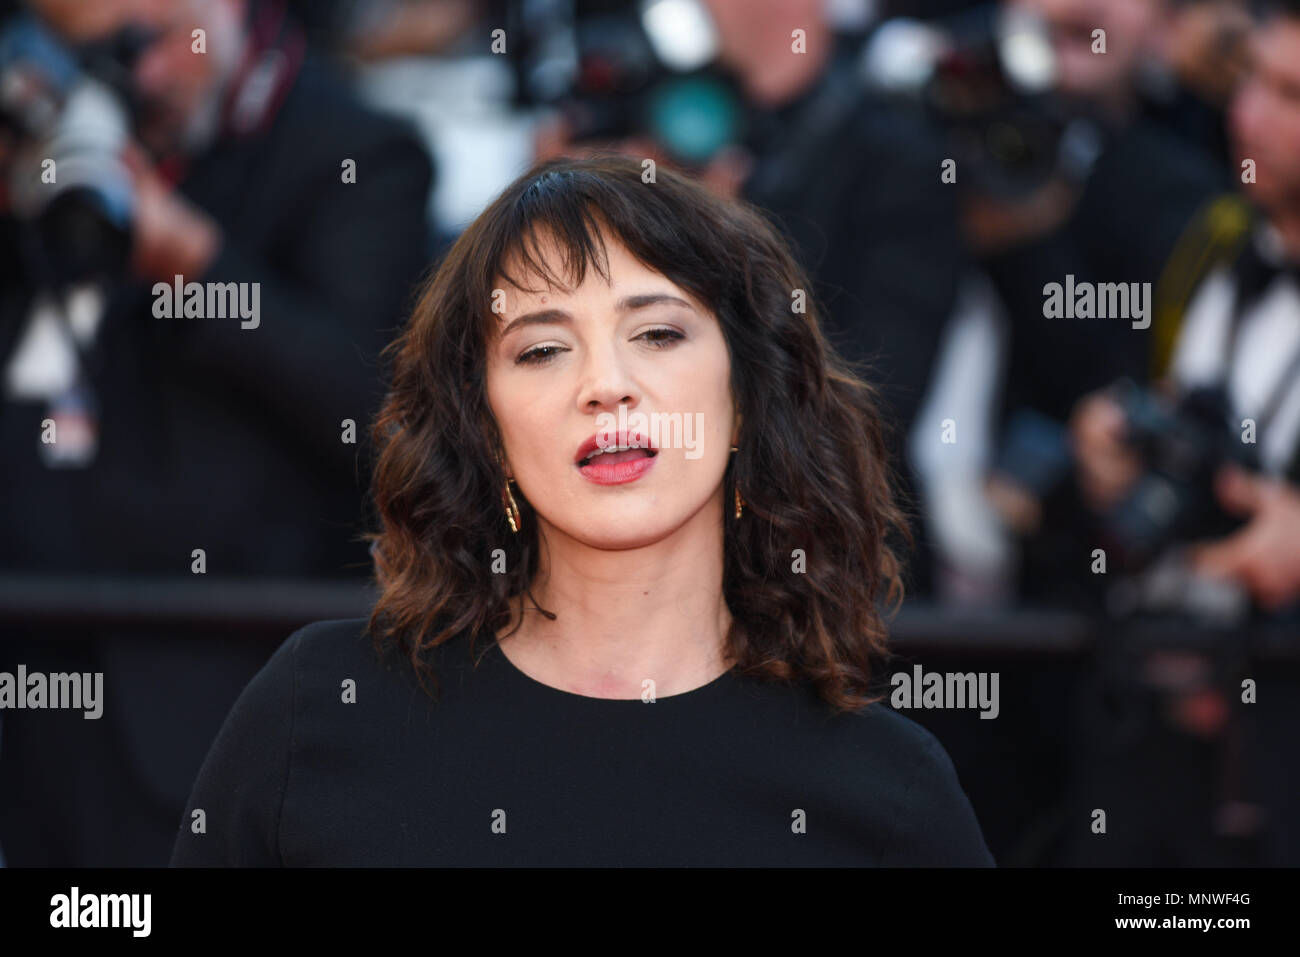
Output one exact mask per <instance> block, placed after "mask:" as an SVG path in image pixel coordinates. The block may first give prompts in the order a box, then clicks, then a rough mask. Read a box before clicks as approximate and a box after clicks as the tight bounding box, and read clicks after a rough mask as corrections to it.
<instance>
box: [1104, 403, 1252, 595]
mask: <svg viewBox="0 0 1300 957" xmlns="http://www.w3.org/2000/svg"><path fill="white" fill-rule="evenodd" d="M1114 394H1115V398H1116V399H1117V401H1118V404H1119V405H1120V407H1121V408H1122V409H1123V410H1124V416H1125V420H1126V423H1127V441H1128V443H1129V444H1130V445H1131V446H1132V447H1133V448H1134V449H1135V450H1136V451H1137V453H1138V455H1139V456H1140V457H1141V460H1142V462H1143V466H1144V471H1143V473H1142V475H1141V477H1140V478H1139V479H1138V481H1137V483H1136V484H1135V485H1134V486H1133V488H1132V489H1131V490H1130V491H1129V493H1128V494H1127V495H1126V496H1125V497H1124V499H1123V500H1122V501H1120V502H1119V503H1118V504H1117V505H1116V506H1115V507H1114V508H1113V509H1111V511H1110V513H1109V514H1108V515H1107V516H1106V517H1105V519H1104V521H1103V525H1102V529H1103V545H1104V547H1106V548H1107V554H1113V555H1114V556H1115V558H1116V563H1117V564H1118V565H1119V566H1120V567H1122V568H1125V569H1129V570H1137V569H1141V568H1142V567H1144V566H1146V565H1148V564H1149V563H1150V562H1151V561H1152V560H1153V559H1154V558H1155V557H1156V556H1157V555H1158V554H1159V553H1160V552H1161V551H1162V550H1164V549H1165V548H1167V547H1168V546H1170V545H1173V544H1176V543H1178V542H1187V541H1192V540H1196V539H1215V538H1222V537H1223V536H1225V535H1228V534H1230V533H1231V532H1233V531H1234V530H1235V529H1237V528H1239V527H1240V526H1241V524H1242V520H1241V519H1240V518H1238V517H1235V516H1233V515H1230V514H1229V513H1227V512H1226V511H1224V509H1223V508H1222V506H1220V505H1219V502H1218V498H1217V496H1216V495H1215V492H1214V477H1215V474H1216V473H1217V472H1218V471H1219V470H1220V469H1221V468H1222V467H1223V466H1225V465H1236V466H1238V467H1240V468H1242V469H1245V470H1247V471H1258V470H1259V457H1258V452H1257V451H1256V446H1255V445H1253V444H1251V443H1248V442H1245V441H1243V439H1242V427H1241V424H1240V423H1236V422H1233V421H1232V419H1233V416H1232V409H1231V405H1230V403H1229V401H1228V397H1227V394H1226V392H1225V390H1224V389H1223V387H1222V386H1218V385H1215V386H1204V387H1199V388H1195V389H1192V390H1190V391H1189V392H1187V393H1185V394H1184V395H1182V396H1181V397H1180V398H1179V399H1177V400H1174V399H1169V398H1167V397H1165V396H1163V395H1160V394H1158V393H1153V392H1150V391H1148V390H1145V389H1142V388H1139V387H1138V386H1136V385H1135V384H1133V383H1132V382H1123V383H1121V384H1120V385H1119V386H1118V387H1117V388H1116V390H1115V393H1114Z"/></svg>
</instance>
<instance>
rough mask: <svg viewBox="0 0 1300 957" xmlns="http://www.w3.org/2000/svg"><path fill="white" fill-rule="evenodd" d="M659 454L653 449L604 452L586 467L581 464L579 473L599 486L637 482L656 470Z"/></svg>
mask: <svg viewBox="0 0 1300 957" xmlns="http://www.w3.org/2000/svg"><path fill="white" fill-rule="evenodd" d="M656 456H657V453H656V452H655V450H653V449H628V450H627V451H623V452H602V453H601V454H599V455H597V456H594V457H593V458H592V459H591V461H590V462H588V463H587V464H586V465H582V464H579V465H578V467H577V468H578V471H579V472H581V473H582V476H583V477H584V478H586V479H588V480H589V481H592V482H595V483H596V484H597V485H622V484H623V483H625V482H635V481H636V480H637V479H639V478H640V477H641V476H642V475H645V473H646V472H649V471H650V470H651V469H652V468H654V464H655V458H656Z"/></svg>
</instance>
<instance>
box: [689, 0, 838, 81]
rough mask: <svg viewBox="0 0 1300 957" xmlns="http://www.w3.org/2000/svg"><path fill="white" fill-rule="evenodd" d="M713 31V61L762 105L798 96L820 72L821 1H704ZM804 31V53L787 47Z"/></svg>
mask: <svg viewBox="0 0 1300 957" xmlns="http://www.w3.org/2000/svg"><path fill="white" fill-rule="evenodd" d="M702 6H703V7H704V9H705V10H706V11H707V12H708V14H709V18H710V19H711V20H712V21H713V23H714V26H715V28H716V29H717V33H718V43H719V47H720V48H719V51H718V59H719V60H720V61H721V62H722V63H723V64H724V65H725V66H727V67H728V68H729V69H731V70H732V71H733V72H734V73H735V74H736V75H737V76H738V77H739V78H740V80H741V82H742V84H743V85H744V88H745V93H746V95H747V96H749V98H750V99H752V100H753V101H754V102H755V103H758V104H760V105H762V106H779V105H781V104H782V103H784V102H786V101H787V100H789V99H792V98H793V97H795V96H797V95H798V94H799V93H801V92H802V91H803V90H805V89H806V88H807V87H808V86H810V85H811V84H812V82H813V81H814V80H815V79H816V77H817V75H818V74H819V73H820V72H821V69H822V65H823V64H824V63H825V57H826V53H827V48H828V39H829V28H828V26H827V23H826V9H825V8H826V0H703V2H702ZM796 29H800V30H803V31H804V38H805V47H806V51H807V52H804V53H795V52H793V50H792V49H791V46H792V44H793V43H794V38H793V37H792V36H791V35H790V34H791V32H792V31H794V30H796Z"/></svg>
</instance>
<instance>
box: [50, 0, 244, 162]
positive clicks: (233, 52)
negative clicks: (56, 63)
mask: <svg viewBox="0 0 1300 957" xmlns="http://www.w3.org/2000/svg"><path fill="white" fill-rule="evenodd" d="M32 6H33V8H34V9H35V10H36V11H37V12H38V13H40V14H41V15H42V16H44V17H45V18H46V19H47V20H48V21H49V22H50V23H51V24H52V25H53V26H54V28H55V29H56V30H58V32H59V33H60V35H62V36H63V37H64V38H65V39H67V40H68V41H69V42H71V43H72V44H74V45H77V44H84V43H90V42H93V41H96V40H102V39H104V38H105V37H108V36H111V35H112V34H114V33H116V32H118V31H119V30H123V29H125V28H127V27H130V26H136V27H143V28H144V29H146V30H148V31H150V32H151V33H152V34H153V41H152V42H151V43H150V44H149V46H148V47H147V48H146V49H145V50H144V52H143V53H142V54H141V55H140V57H139V59H138V60H137V61H136V63H135V66H134V70H133V74H132V80H133V85H134V90H135V93H136V96H137V97H138V98H139V102H140V107H141V116H140V120H139V129H138V130H137V134H138V135H139V137H140V139H141V140H142V141H143V142H144V143H145V145H146V146H149V147H150V148H152V149H154V150H155V151H157V152H164V151H168V150H171V149H191V150H192V149H197V148H199V147H201V146H202V145H204V144H205V143H206V142H207V141H208V140H209V139H210V138H211V136H212V134H213V132H214V131H215V128H216V125H217V121H218V119H219V112H220V104H221V94H222V92H223V91H224V89H225V85H226V83H227V82H228V80H229V79H230V77H231V76H232V75H233V74H234V72H235V69H236V68H237V67H238V65H239V61H240V58H241V57H242V55H243V48H244V26H243V18H244V8H245V0H35V2H33V4H32ZM199 29H201V30H203V31H204V34H205V35H204V47H205V51H206V52H203V53H198V52H195V49H194V48H195V43H196V40H195V37H194V31H195V30H199Z"/></svg>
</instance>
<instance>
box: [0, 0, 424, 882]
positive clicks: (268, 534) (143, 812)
mask: <svg viewBox="0 0 1300 957" xmlns="http://www.w3.org/2000/svg"><path fill="white" fill-rule="evenodd" d="M0 98H2V99H0V167H2V169H0V174H2V176H0V182H3V186H0V372H2V373H3V388H4V391H3V396H4V399H3V402H2V403H0V442H3V445H4V448H5V449H6V455H5V460H6V462H5V466H6V473H7V476H6V477H7V479H8V481H9V485H8V487H9V491H10V494H9V495H7V496H6V497H5V502H4V505H3V506H2V507H0V574H15V573H20V574H23V575H34V576H41V577H42V578H57V577H60V576H72V575H77V576H91V577H99V576H108V577H109V578H112V579H116V581H115V582H112V583H109V584H106V586H105V587H106V590H108V594H110V595H112V596H114V597H117V598H118V599H119V600H125V596H126V594H127V592H126V591H124V589H126V588H129V587H130V585H131V584H132V583H131V582H129V579H130V578H132V577H137V576H139V577H148V578H158V579H167V578H170V579H173V580H175V581H176V582H177V583H178V584H179V583H182V582H185V583H191V584H193V583H196V582H204V581H206V580H208V579H205V578H203V577H201V574H206V575H209V576H211V577H212V578H214V579H243V580H246V581H256V580H257V579H259V578H262V579H267V580H271V581H274V579H276V578H277V577H280V578H283V577H291V578H305V577H313V576H314V577H320V578H329V579H334V580H350V581H354V582H358V583H360V582H362V581H364V577H365V574H366V572H367V571H368V568H369V563H368V553H367V550H366V548H365V545H364V543H363V542H362V541H361V540H360V539H359V537H358V535H357V533H358V532H359V520H360V519H361V518H362V508H361V502H362V495H363V492H364V487H365V483H366V481H367V477H366V476H365V475H364V472H365V471H366V469H367V465H368V463H367V460H366V456H365V455H364V454H359V452H358V443H357V442H356V441H354V440H353V439H351V438H349V437H348V436H349V427H348V422H349V421H351V422H353V423H355V430H356V433H357V434H358V435H361V434H363V433H364V431H365V427H364V423H365V422H366V421H368V419H369V418H370V416H371V415H372V414H373V412H374V410H375V409H376V408H377V406H378V403H379V399H380V384H379V371H378V369H377V365H376V358H377V356H378V353H379V351H380V349H382V347H383V345H384V344H385V342H386V341H387V340H388V337H389V335H390V334H391V329H392V328H393V327H394V326H396V325H397V324H398V323H399V322H400V321H401V318H402V310H403V308H404V306H405V303H406V299H407V297H408V295H409V293H410V290H411V288H412V284H413V282H414V280H415V279H416V278H417V276H418V273H419V272H420V271H421V270H422V269H423V268H424V267H425V266H426V265H427V249H428V236H429V232H428V228H427V223H426V220H425V210H426V208H427V196H428V191H429V186H430V181H431V175H432V168H431V163H430V160H429V158H428V156H427V154H426V152H425V150H424V148H423V147H422V146H421V145H420V143H419V141H418V140H417V139H416V138H415V137H414V136H413V135H412V133H411V132H410V131H409V130H408V129H407V128H406V126H405V125H404V124H402V123H399V122H397V121H396V120H393V119H391V118H387V117H384V116H381V115H379V114H377V113H374V112H372V111H371V110H369V109H368V108H366V107H364V106H362V105H361V104H360V103H359V102H358V101H357V100H356V99H355V97H354V96H353V95H352V93H351V92H350V91H349V90H348V89H347V88H346V87H345V86H344V85H343V84H342V82H341V81H340V80H339V79H338V78H337V77H336V76H335V75H334V73H333V71H332V68H331V67H330V66H329V65H327V64H326V63H324V62H323V61H322V60H321V58H320V57H319V55H318V54H317V53H316V51H315V50H313V49H312V48H311V47H310V45H309V44H308V42H307V41H306V39H305V37H304V35H303V32H302V30H301V29H300V28H299V27H298V25H297V24H296V23H295V22H294V20H293V19H292V18H291V17H290V16H288V15H287V14H286V10H285V6H284V4H283V3H281V2H278V0H176V2H173V0H96V2H95V3H82V2H77V0H38V2H36V0H34V2H32V3H31V4H30V5H29V8H27V9H22V10H18V11H16V12H12V13H11V15H10V16H8V17H6V18H4V20H3V23H0ZM191 287H195V288H197V289H198V290H199V294H198V295H197V298H196V297H195V296H193V295H191V293H190V291H189V290H190V289H191ZM182 289H183V290H185V293H184V302H183V303H182V301H181V300H182V295H181V290H182ZM205 290H206V295H204V291H205ZM214 291H215V292H216V293H217V294H218V295H217V296H215V297H214ZM222 297H227V298H222ZM214 306H215V308H214ZM200 549H201V550H202V553H201V555H202V557H201V560H200V558H199V557H198V556H199V551H198V550H200ZM124 580H125V581H124ZM155 601H156V599H155ZM11 639H12V640H10V641H8V642H6V644H5V646H4V647H3V653H4V664H5V665H12V664H17V663H22V664H25V665H26V666H27V667H28V669H30V670H32V671H36V670H41V671H48V672H70V671H78V672H103V675H104V686H105V692H104V693H105V702H104V714H103V717H102V719H100V720H98V721H83V720H80V715H72V716H68V714H67V713H65V712H58V711H50V712H44V713H42V712H28V711H6V712H5V715H4V729H3V739H2V749H0V843H2V844H3V847H4V853H5V856H6V858H7V860H8V862H9V863H10V864H14V865H26V864H46V865H50V864H57V865H73V866H81V865H134V864H152V865H160V864H163V863H165V862H166V860H167V855H168V849H169V847H170V845H171V842H172V840H173V838H174V834H175V827H176V823H177V820H178V818H179V815H180V813H181V811H182V809H183V807H184V802H185V799H186V796H187V793H188V789H189V785H190V784H191V782H192V781H193V778H194V774H195V773H196V771H197V769H198V767H199V764H200V763H201V761H202V759H203V756H204V753H205V749H206V748H207V746H208V744H209V743H210V742H211V740H212V737H213V735H214V734H215V732H216V729H217V728H218V726H219V724H220V722H221V720H222V718H223V717H224V715H225V714H226V713H227V712H228V710H229V708H230V705H231V703H232V702H233V700H234V699H235V696H236V695H237V694H238V692H239V691H240V689H241V688H242V687H243V686H244V684H246V682H247V680H248V679H249V677H250V676H251V675H252V674H253V673H254V672H255V671H256V670H257V668H258V667H260V665H261V664H262V663H263V662H264V661H265V659H266V656H267V654H268V653H269V650H270V648H271V647H272V645H271V644H269V643H268V642H267V640H266V638H265V637H263V636H259V635H257V634H256V633H255V632H253V631H251V630H249V629H240V630H238V631H237V632H232V629H230V628H228V627H216V626H211V627H209V628H207V629H206V630H205V629H200V628H192V629H185V630H181V629H167V628H165V627H163V626H161V625H158V626H153V625H151V626H145V625H133V624H130V623H129V622H128V623H124V624H117V625H113V626H109V625H106V624H102V623H97V622H90V623H89V625H88V626H86V627H82V628H80V629H79V630H78V631H77V632H75V633H74V634H72V635H62V634H60V635H54V636H52V635H47V634H42V633H39V632H38V631H37V629H35V628H28V629H26V631H25V632H24V631H23V630H22V629H14V630H13V631H11ZM73 718H75V719H77V720H73Z"/></svg>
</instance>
